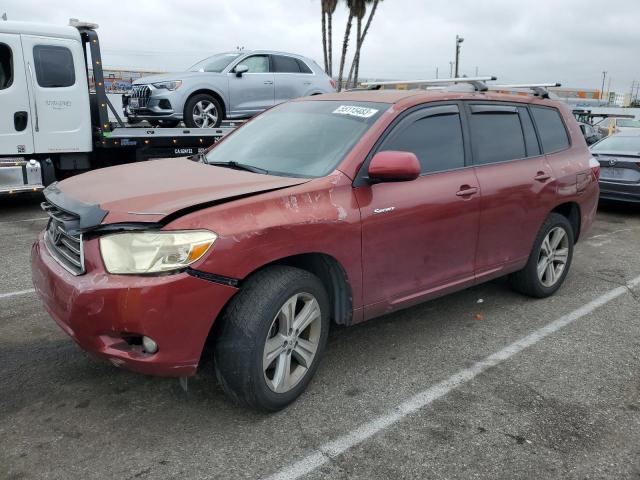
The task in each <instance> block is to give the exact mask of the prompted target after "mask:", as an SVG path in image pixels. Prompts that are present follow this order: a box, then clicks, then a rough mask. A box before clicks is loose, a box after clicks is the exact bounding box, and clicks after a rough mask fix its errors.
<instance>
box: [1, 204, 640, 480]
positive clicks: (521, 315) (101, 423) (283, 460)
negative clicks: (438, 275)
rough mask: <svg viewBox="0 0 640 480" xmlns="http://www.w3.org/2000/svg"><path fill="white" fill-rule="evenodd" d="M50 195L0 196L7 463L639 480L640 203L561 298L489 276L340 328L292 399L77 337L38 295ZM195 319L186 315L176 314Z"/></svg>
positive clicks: (10, 467) (96, 475)
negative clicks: (221, 383) (254, 398)
mask: <svg viewBox="0 0 640 480" xmlns="http://www.w3.org/2000/svg"><path fill="white" fill-rule="evenodd" d="M40 201H41V198H40V197H39V196H37V195H35V196H30V197H13V198H10V199H7V198H4V199H0V262H1V263H0V265H1V267H2V268H1V270H0V272H1V275H0V479H42V478H46V479H65V480H66V479H75V478H78V479H111V478H114V479H116V478H117V479H151V478H153V479H158V478H160V479H225V480H226V479H235V478H251V479H253V478H267V477H271V478H281V479H284V478H288V479H292V478H310V479H321V478H337V479H420V478H429V479H473V478H481V479H525V478H527V479H528V478H531V479H541V478H544V479H547V478H550V479H555V478H558V479H616V480H617V479H636V480H638V479H640V315H639V306H640V207H638V206H636V207H633V206H624V205H606V206H602V207H601V208H600V210H599V213H598V218H597V221H596V224H595V226H594V228H593V229H592V231H591V232H590V234H589V237H588V238H585V239H583V240H582V241H581V242H580V243H579V244H578V246H577V249H576V253H575V257H574V260H573V265H572V268H571V271H570V273H569V276H568V278H567V280H566V282H565V284H564V286H563V287H562V288H561V290H560V291H559V292H558V293H557V294H556V295H555V296H553V297H551V298H548V299H544V300H534V299H530V298H526V297H523V296H521V295H519V294H517V293H515V292H513V291H511V290H510V289H509V286H508V283H507V282H506V281H505V280H497V281H493V282H490V283H488V284H485V285H481V286H478V287H475V288H472V289H468V290H465V291H462V292H459V293H456V294H453V295H450V296H447V297H444V298H441V299H438V300H435V301H432V302H428V303H425V304H423V305H420V306H417V307H414V308H411V309H407V310H404V311H401V312H398V313H395V314H392V315H388V316H386V317H383V318H379V319H376V320H372V321H370V322H367V323H365V324H362V325H359V326H355V327H351V328H344V327H340V328H338V327H336V328H333V330H332V331H331V333H330V338H329V345H328V349H327V352H326V355H325V358H324V359H323V362H322V364H321V365H320V368H319V370H318V373H317V375H316V377H315V379H314V381H313V382H312V383H311V385H310V387H309V388H308V390H307V391H306V392H305V393H304V394H303V395H302V396H301V397H300V399H299V400H298V401H297V402H295V403H294V404H293V405H291V406H290V407H289V408H287V409H285V410H284V411H282V412H278V413H276V414H270V415H267V414H258V413H255V412H252V411H248V410H245V409H243V408H240V407H237V406H235V405H234V404H232V403H231V402H230V401H229V400H228V399H227V398H226V397H225V396H224V394H223V392H222V390H221V389H220V388H219V387H218V385H217V384H216V380H215V377H214V375H213V373H212V371H211V367H210V365H209V366H205V368H204V369H203V370H202V371H201V372H200V373H199V374H198V375H197V376H196V377H195V378H193V379H191V380H190V382H189V389H188V392H187V393H185V392H184V391H183V390H182V389H181V388H180V386H179V384H178V381H177V380H174V379H163V378H153V377H147V376H142V375H137V374H134V373H129V372H126V371H122V370H119V369H117V368H115V367H114V366H112V365H110V364H107V363H102V362H100V361H97V360H93V359H91V358H90V357H88V356H87V355H86V354H85V353H84V352H82V351H81V350H80V349H79V348H78V347H77V346H76V345H75V344H74V343H73V342H72V341H71V340H70V339H69V338H68V337H67V336H66V334H64V333H63V332H62V331H61V330H60V329H59V328H58V327H57V325H56V324H55V323H54V322H53V320H51V319H50V318H49V316H48V315H47V314H46V313H45V311H44V309H43V307H42V305H41V304H40V302H39V301H38V299H37V298H36V296H35V294H34V293H33V292H32V290H31V289H32V285H31V281H30V270H29V262H28V259H29V251H30V245H31V243H32V242H33V239H34V238H35V236H36V235H37V233H38V232H39V231H40V230H41V229H42V228H43V227H44V226H45V223H46V219H45V218H44V215H43V213H42V211H41V210H40V209H39V202H40ZM185 321H188V319H185Z"/></svg>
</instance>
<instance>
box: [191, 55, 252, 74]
mask: <svg viewBox="0 0 640 480" xmlns="http://www.w3.org/2000/svg"><path fill="white" fill-rule="evenodd" d="M239 56H240V54H239V53H220V54H218V55H214V56H213V57H209V58H205V59H204V60H201V61H199V62H198V63H196V64H195V65H193V66H192V67H191V68H189V70H188V71H189V72H215V73H220V72H222V71H223V70H224V69H225V68H226V67H227V65H229V64H230V63H231V62H233V60H235V59H236V58H238V57H239Z"/></svg>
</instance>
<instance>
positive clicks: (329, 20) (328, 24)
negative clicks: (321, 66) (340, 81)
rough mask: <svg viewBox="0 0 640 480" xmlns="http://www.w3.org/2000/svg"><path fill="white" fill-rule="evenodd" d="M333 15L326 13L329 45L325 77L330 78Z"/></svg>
mask: <svg viewBox="0 0 640 480" xmlns="http://www.w3.org/2000/svg"><path fill="white" fill-rule="evenodd" d="M332 17H333V14H332V13H331V12H327V33H328V35H329V45H328V47H327V52H328V56H329V71H328V72H327V75H329V76H330V77H331V76H333V26H332V24H333V18H332Z"/></svg>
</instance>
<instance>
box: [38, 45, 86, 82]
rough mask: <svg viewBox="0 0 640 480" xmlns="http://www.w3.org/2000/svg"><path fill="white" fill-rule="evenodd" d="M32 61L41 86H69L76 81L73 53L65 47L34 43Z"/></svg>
mask: <svg viewBox="0 0 640 480" xmlns="http://www.w3.org/2000/svg"><path fill="white" fill-rule="evenodd" d="M33 63H34V66H35V70H36V78H37V79H38V85H40V86H41V87H42V88H61V87H70V86H72V85H73V84H74V83H76V72H75V67H74V65H73V55H72V54H71V50H69V49H68V48H66V47H59V46H56V45H36V46H35V47H33Z"/></svg>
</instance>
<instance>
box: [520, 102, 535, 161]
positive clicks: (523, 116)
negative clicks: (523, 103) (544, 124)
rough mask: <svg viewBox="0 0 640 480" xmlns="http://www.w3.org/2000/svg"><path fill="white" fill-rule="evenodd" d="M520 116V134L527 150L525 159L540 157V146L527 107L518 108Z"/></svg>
mask: <svg viewBox="0 0 640 480" xmlns="http://www.w3.org/2000/svg"><path fill="white" fill-rule="evenodd" d="M518 113H519V115H520V123H521V124H522V132H523V133H524V143H525V147H526V149H527V157H535V156H536V155H540V145H539V144H538V136H537V135H536V129H535V128H534V127H533V122H532V121H531V115H529V110H528V109H527V107H518Z"/></svg>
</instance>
